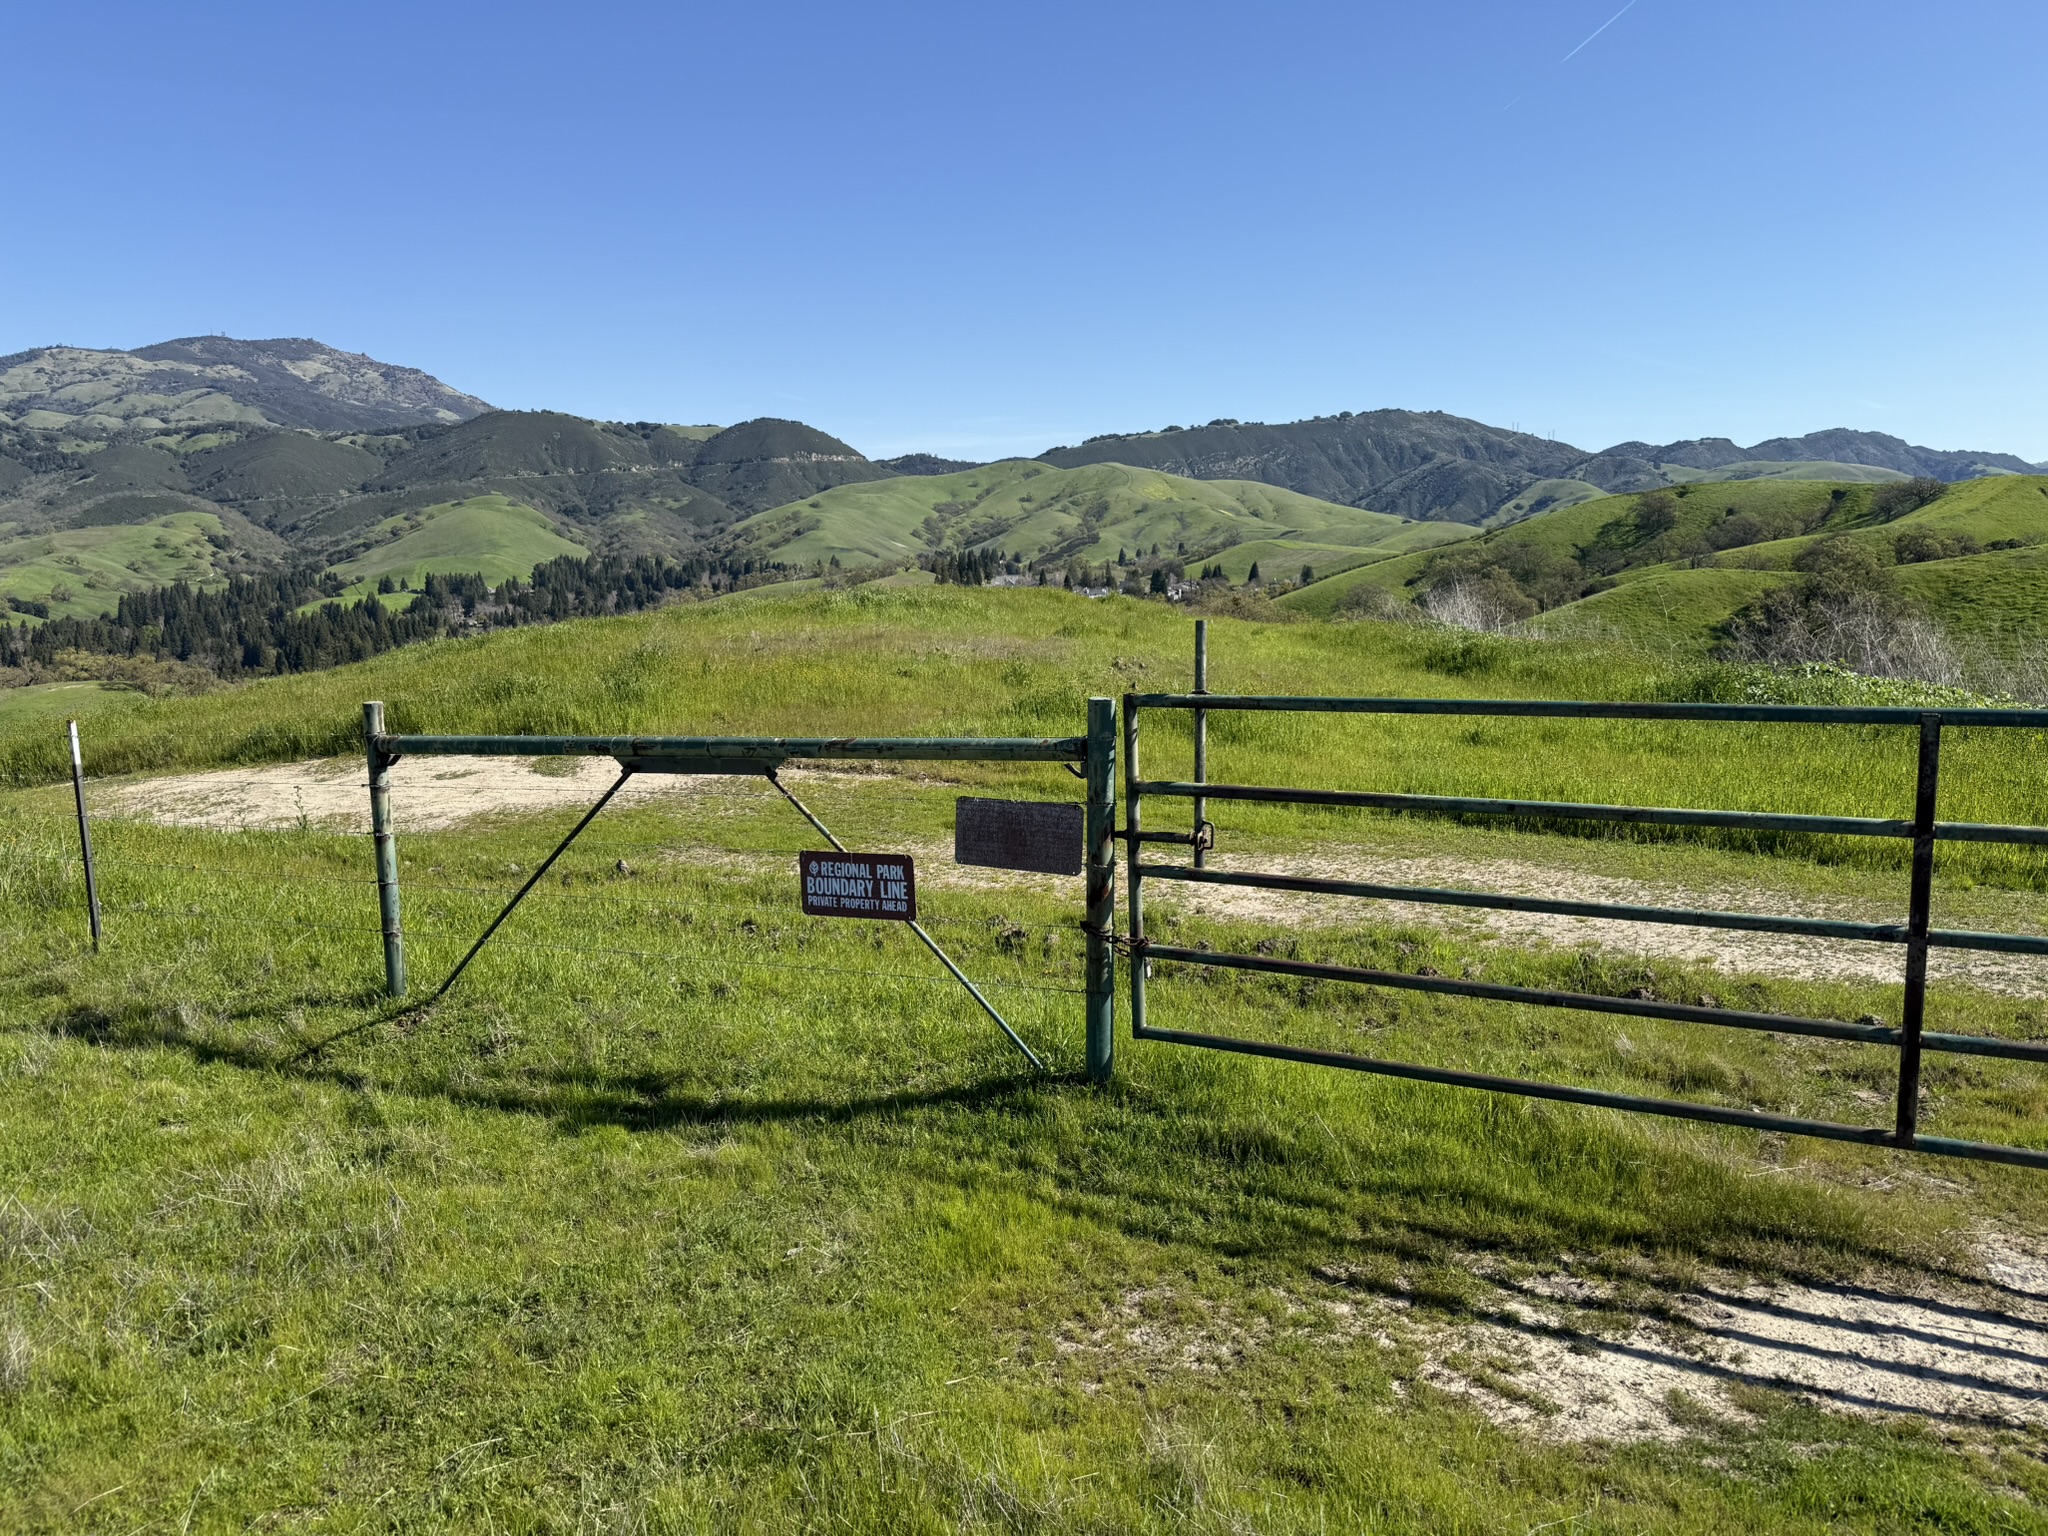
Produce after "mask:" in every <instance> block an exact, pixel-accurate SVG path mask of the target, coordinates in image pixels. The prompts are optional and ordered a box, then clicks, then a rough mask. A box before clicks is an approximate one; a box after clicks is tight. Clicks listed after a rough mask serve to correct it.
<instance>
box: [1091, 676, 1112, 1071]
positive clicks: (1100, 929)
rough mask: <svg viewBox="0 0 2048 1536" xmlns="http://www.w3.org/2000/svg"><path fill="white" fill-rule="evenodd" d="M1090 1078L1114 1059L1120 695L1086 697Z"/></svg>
mask: <svg viewBox="0 0 2048 1536" xmlns="http://www.w3.org/2000/svg"><path fill="white" fill-rule="evenodd" d="M1087 832H1088V872H1087V878H1088V923H1087V931H1088V1081H1089V1082H1091V1083H1106V1082H1108V1081H1109V1078H1110V1073H1111V1071H1112V1070H1113V1069H1114V1067H1115V1064H1116V951H1115V950H1114V949H1113V948H1111V947H1110V942H1109V934H1110V928H1111V926H1112V925H1113V924H1114V923H1115V922H1116V701H1115V700H1114V699H1090V700H1089V701H1088V827H1087Z"/></svg>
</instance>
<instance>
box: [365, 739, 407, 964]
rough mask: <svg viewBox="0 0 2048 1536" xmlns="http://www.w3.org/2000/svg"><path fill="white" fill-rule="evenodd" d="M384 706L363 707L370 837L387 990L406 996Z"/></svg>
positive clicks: (403, 944)
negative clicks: (374, 852) (382, 741)
mask: <svg viewBox="0 0 2048 1536" xmlns="http://www.w3.org/2000/svg"><path fill="white" fill-rule="evenodd" d="M383 734H384V706H383V704H382V703H381V702H376V701H372V702H370V703H367V704H365V705H364V706H363V743H364V748H365V751H366V753H367V755H368V759H369V765H370V838H371V840H372V842H374V843H375V845H376V849H377V912H378V917H379V921H380V925H381V926H382V928H383V930H384V991H385V993H386V995H388V996H391V997H403V996H405V934H404V931H403V930H402V929H401V928H400V927H399V922H398V844H397V842H396V841H395V840H394V839H393V837H392V834H391V759H390V758H389V757H388V756H386V755H385V752H384V749H383V747H381V746H380V745H378V738H380V737H381V736H383Z"/></svg>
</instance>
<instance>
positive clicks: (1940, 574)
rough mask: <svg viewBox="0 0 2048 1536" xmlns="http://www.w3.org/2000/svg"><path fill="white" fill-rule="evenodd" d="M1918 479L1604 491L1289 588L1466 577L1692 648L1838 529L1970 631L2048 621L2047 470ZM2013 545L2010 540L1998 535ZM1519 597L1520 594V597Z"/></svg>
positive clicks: (1554, 615)
mask: <svg viewBox="0 0 2048 1536" xmlns="http://www.w3.org/2000/svg"><path fill="white" fill-rule="evenodd" d="M1914 500H1915V498H1914V497H1913V496H1912V495H1911V494H1909V488H1907V487H1903V486H1898V487H1893V486H1875V485H1870V484H1848V485H1840V484H1838V485H1829V484H1826V483H1824V482H1813V481H1801V480H1778V481H1762V480H1756V481H1745V482H1733V483H1710V484H1694V485H1685V486H1679V487H1676V488H1674V489H1672V490H1669V491H1656V492H1648V493H1639V494H1635V495H1629V496H1612V497H1604V498H1601V499H1600V500H1597V501H1591V502H1586V503H1583V504H1581V505H1578V506H1573V507H1568V508H1562V509H1559V510H1557V511H1552V512H1546V513H1543V514H1541V515H1539V516H1536V517H1532V518H1530V519H1528V520H1527V521H1525V522H1521V523H1516V524H1513V525H1511V526H1509V527H1505V528H1499V529H1495V530H1493V531H1491V532H1489V533H1485V534H1482V535H1481V536H1480V537H1478V538H1476V539H1473V540H1471V541H1470V542H1468V543H1466V544H1463V545H1460V546H1457V547H1456V548H1455V549H1453V550H1451V551H1448V552H1446V553H1444V554H1442V555H1434V554H1431V553H1427V552H1425V553H1420V554H1411V555H1404V556H1402V557H1400V558H1398V559H1391V560H1386V561H1383V562H1380V563H1377V564H1375V565H1372V566H1370V567H1366V568H1360V569H1356V570H1352V571H1348V572H1344V573H1342V574H1339V575H1335V576H1333V577H1332V578H1330V579H1328V580H1325V581H1320V582H1317V583H1315V584H1314V585H1312V586H1308V587H1304V588H1302V589H1301V590H1299V591H1296V592H1293V593H1290V594H1288V595H1287V596H1285V597H1283V598H1282V599H1281V602H1282V603H1283V605H1285V606H1287V607H1290V608H1294V609H1296V610H1298V611H1300V612H1304V613H1308V614H1314V615H1318V616H1329V615H1331V614H1334V613H1338V612H1341V611H1345V610H1347V609H1348V610H1351V611H1371V610H1372V609H1373V608H1374V607H1375V606H1376V605H1384V604H1385V603H1388V602H1393V603H1407V602H1412V601H1414V600H1417V599H1419V598H1420V597H1421V596H1422V595H1423V594H1424V593H1425V592H1426V591H1427V590H1428V589H1429V588H1430V587H1432V586H1434V585H1437V584H1439V583H1441V582H1444V581H1447V580H1450V579H1453V578H1458V577H1463V578H1465V579H1467V580H1469V581H1475V582H1478V583H1481V584H1482V585H1484V586H1485V587H1486V588H1487V589H1488V590H1489V591H1490V592H1491V593H1492V594H1493V596H1494V597H1495V598H1496V599H1498V600H1501V601H1504V602H1505V603H1506V604H1507V605H1508V611H1509V613H1510V614H1511V615H1512V614H1514V613H1516V612H1518V611H1529V612H1534V611H1535V610H1536V609H1538V608H1540V609H1541V610H1542V611H1541V613H1540V616H1538V617H1537V618H1535V620H1534V621H1533V622H1534V625H1535V627H1537V628H1539V629H1544V630H1549V631H1553V632H1555V631H1559V630H1563V629H1570V628H1573V627H1592V628H1597V629H1600V630H1604V631H1607V632H1612V633H1619V634H1621V635H1623V636H1626V637H1629V638H1632V639H1636V640H1639V641H1647V642H1654V643H1656V644H1658V645H1660V646H1675V647H1677V648H1679V649H1682V650H1686V651H1691V652H1695V653H1700V652H1704V651H1706V650H1708V649H1710V648H1712V646H1713V645H1714V644H1715V643H1716V640H1717V638H1718V636H1719V633H1720V631H1721V630H1722V628H1723V626H1725V625H1726V624H1727V622H1728V621H1729V619H1730V618H1732V617H1733V616H1734V615H1735V614H1736V613H1737V612H1739V611H1740V610H1742V609H1743V608H1744V607H1746V606H1747V605H1748V604H1749V603H1750V602H1752V601H1753V600H1755V599H1756V598H1758V597H1759V596H1761V595H1762V594H1764V593H1766V592H1768V591H1770V590H1771V589H1772V588H1773V587H1776V586H1780V585H1783V584H1785V583H1788V582H1790V581H1793V580H1794V579H1795V576H1794V571H1795V566H1796V564H1797V562H1799V560H1800V558H1801V556H1802V555H1804V554H1805V553H1807V552H1808V551H1810V550H1812V549H1813V548H1814V546H1815V545H1817V544H1818V543H1820V542H1821V541H1822V540H1824V539H1830V538H1840V539H1843V540H1845V541H1846V542H1847V543H1848V544H1850V545H1852V546H1856V547H1860V548H1861V549H1863V550H1864V551H1866V552H1867V553H1868V554H1869V556H1870V558H1871V563H1872V564H1873V565H1875V566H1876V567H1877V568H1879V569H1880V570H1888V571H1889V572H1890V574H1889V575H1888V576H1887V577H1886V578H1885V580H1886V583H1887V585H1888V586H1889V587H1891V588H1892V589H1893V590H1894V591H1895V592H1896V593H1897V594H1898V595H1899V596H1900V597H1901V598H1903V599H1904V600H1905V601H1906V602H1907V603H1909V604H1910V605H1911V606H1913V607H1914V608H1916V609H1918V610H1919V611H1920V612H1923V613H1925V614H1927V615H1928V616H1929V617H1932V618H1934V619H1935V620H1937V621H1938V622H1939V623H1940V624H1941V625H1942V626H1943V627H1944V628H1945V629H1947V630H1949V631H1950V632H1952V633H1958V634H1978V635H1992V634H2000V635H2003V636H2005V637H2008V638H2009V637H2011V636H2015V635H2024V634H2028V633H2032V634H2040V633H2043V632H2048V478H2044V477H2041V476H2020V475H1997V476H1991V477H1986V478H1983V479H1977V480H1972V481H1969V482H1967V483H1963V484H1959V485H1956V486H1954V487H1953V488H1951V489H1949V490H1948V491H1946V492H1945V493H1944V494H1942V495H1940V496H1939V497H1937V498H1936V499H1934V500H1932V501H1926V502H1924V503H1921V504H1918V505H1915V504H1914ZM1994 545H2006V546H2011V547H2004V548H1992V547H1988V546H1994ZM1518 598H1519V599H1521V600H1522V603H1523V608H1522V609H1520V610H1518V609H1517V608H1516V607H1515V604H1516V602H1517V599H1518Z"/></svg>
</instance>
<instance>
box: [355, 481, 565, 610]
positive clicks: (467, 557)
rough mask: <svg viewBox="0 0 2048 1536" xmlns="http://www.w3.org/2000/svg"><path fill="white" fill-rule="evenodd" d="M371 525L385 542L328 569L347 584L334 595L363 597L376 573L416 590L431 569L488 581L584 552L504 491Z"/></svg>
mask: <svg viewBox="0 0 2048 1536" xmlns="http://www.w3.org/2000/svg"><path fill="white" fill-rule="evenodd" d="M377 531H378V532H379V533H381V534H384V535H387V536H388V540H389V541H388V542H385V543H380V544H378V545H376V546H375V547H374V548H372V549H371V550H369V551H368V552H367V553H365V554H362V555H359V556H357V557H356V558H355V559H353V560H345V561H343V562H342V563H341V564H339V565H336V566H334V567H332V570H333V572H334V574H335V575H337V576H339V577H341V578H342V579H343V580H345V581H347V582H349V583H350V586H349V587H348V589H347V590H346V591H344V592H343V593H342V594H341V599H342V601H343V602H354V601H355V600H356V599H357V598H359V597H366V596H368V595H369V594H370V593H372V592H374V591H375V590H376V586H377V580H378V578H379V577H383V576H391V577H395V578H403V579H404V580H405V581H406V582H407V583H408V584H409V585H411V586H412V587H415V588H416V587H418V586H419V585H420V584H421V583H422V582H423V581H424V580H425V579H426V577H427V576H428V575H429V574H430V573H431V574H438V575H453V574H456V573H459V572H468V571H474V572H477V573H478V574H480V575H481V576H482V577H483V578H484V580H486V581H488V582H491V583H493V584H495V583H497V582H500V581H503V580H504V579H505V578H506V577H508V576H518V577H521V578H524V577H526V576H528V575H530V574H531V573H532V571H533V568H534V567H535V566H536V565H539V564H540V563H541V562H542V561H543V560H553V559H555V558H556V557H558V556H561V555H587V554H589V553H590V551H589V550H587V549H585V548H584V547H583V546H582V545H581V544H572V543H571V542H570V541H569V540H567V539H565V538H563V537H562V536H561V534H560V533H558V532H557V531H556V529H555V525H554V524H553V523H552V522H550V521H549V520H548V519H547V518H546V517H544V516H542V515H541V514H540V513H539V512H536V511H535V510H534V509H533V508H532V507H528V506H523V505H521V504H520V503H519V502H516V501H509V500H507V499H506V498H505V497H503V496H473V497H471V498H470V499H469V500H467V501H454V502H447V503H444V504H442V505H440V506H434V507H423V508H421V509H420V510H419V511H417V512H409V513H406V514H405V515H404V516H401V517H394V518H392V519H390V520H389V521H388V522H386V523H384V524H380V525H379V527H378V530H377Z"/></svg>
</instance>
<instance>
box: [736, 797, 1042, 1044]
mask: <svg viewBox="0 0 2048 1536" xmlns="http://www.w3.org/2000/svg"><path fill="white" fill-rule="evenodd" d="M766 777H767V780H768V782H769V783H770V784H773V785H774V786H775V787H776V789H777V790H778V791H780V792H781V795H782V798H783V799H785V800H787V801H788V802H789V803H790V804H791V805H793V806H795V807H796V810H797V814H798V815H799V816H801V817H803V819H804V820H805V821H808V822H809V823H810V824H811V825H812V826H813V827H816V828H817V829H818V835H819V836H820V837H822V838H824V839H825V841H826V842H828V843H830V844H831V845H832V846H833V847H834V848H836V849H838V850H839V852H841V853H845V852H847V847H846V844H844V843H842V842H841V841H839V839H838V838H836V837H834V836H833V835H832V829H831V828H830V827H828V826H826V825H825V823H823V822H822V821H820V820H818V818H817V817H815V816H813V815H812V814H811V809H810V807H809V806H807V805H805V804H804V803H803V801H801V800H799V799H797V797H796V796H795V795H793V794H791V793H790V790H789V786H788V785H787V784H784V783H783V782H782V780H781V779H779V778H777V777H776V775H775V770H774V769H773V768H770V769H768V770H767V772H766ZM904 926H905V927H907V928H909V930H910V931H911V932H912V933H914V934H916V935H917V936H918V937H919V938H920V939H922V940H923V941H924V947H925V948H926V949H928V950H930V951H931V952H932V953H933V954H935V955H937V956H938V957H939V963H940V964H941V965H943V966H944V967H945V968H946V969H947V970H949V971H951V972H952V973H953V979H954V980H955V981H957V982H959V983H960V985H961V986H963V987H965V988H966V989H967V995H968V996H969V997H971V998H973V999H974V1000H975V1001H976V1002H977V1003H979V1004H981V1010H982V1012H984V1013H986V1014H987V1015H988V1016H989V1017H990V1018H992V1019H994V1020H995V1021H996V1028H998V1029H1000V1030H1001V1031H1002V1032H1003V1033H1004V1034H1006V1035H1008V1036H1009V1037H1010V1044H1012V1045H1014V1046H1016V1047H1017V1049H1018V1050H1020V1051H1022V1052H1023V1053H1024V1059H1025V1060H1026V1061H1028V1062H1030V1063H1031V1065H1032V1066H1034V1067H1036V1068H1038V1070H1039V1071H1041V1072H1043V1071H1045V1069H1046V1068H1045V1063H1044V1062H1042V1061H1040V1060H1039V1059H1038V1053H1037V1052H1036V1051H1034V1050H1032V1049H1031V1047H1030V1046H1028V1045H1026V1044H1025V1043H1024V1039H1023V1037H1022V1036H1021V1035H1019V1034H1018V1033H1017V1031H1016V1030H1014V1029H1012V1028H1010V1023H1009V1020H1007V1019H1005V1018H1004V1017H1003V1016H1002V1015H1001V1014H1000V1013H997V1012H996V1008H995V1004H993V1003H991V1002H990V1001H989V1000H988V999H987V998H986V997H983V996H982V995H981V988H979V987H977V986H976V985H975V984H974V983H973V982H971V981H969V980H968V979H967V973H966V972H965V971H963V970H961V969H960V967H959V966H957V965H955V964H954V963H953V957H952V956H951V955H949V954H947V953H946V952H945V951H944V950H943V949H941V948H939V941H938V940H937V939H935V938H933V937H932V936H931V935H930V934H928V933H926V932H925V931H924V925H923V924H921V923H919V922H916V921H915V920H913V921H911V922H909V923H906V924H905V925H904Z"/></svg>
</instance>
